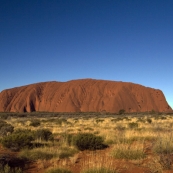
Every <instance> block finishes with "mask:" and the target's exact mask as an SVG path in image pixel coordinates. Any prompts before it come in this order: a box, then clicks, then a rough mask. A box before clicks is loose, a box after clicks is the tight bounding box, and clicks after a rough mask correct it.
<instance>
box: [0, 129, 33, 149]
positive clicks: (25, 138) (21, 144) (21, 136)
mask: <svg viewBox="0 0 173 173" xmlns="http://www.w3.org/2000/svg"><path fill="white" fill-rule="evenodd" d="M33 140H34V138H33V134H32V132H31V131H29V130H18V131H16V132H14V133H12V134H10V135H8V136H5V137H4V138H3V139H2V140H1V143H2V145H3V146H4V147H6V148H9V149H11V150H16V151H18V150H20V149H22V148H28V147H31V142H32V141H33Z"/></svg>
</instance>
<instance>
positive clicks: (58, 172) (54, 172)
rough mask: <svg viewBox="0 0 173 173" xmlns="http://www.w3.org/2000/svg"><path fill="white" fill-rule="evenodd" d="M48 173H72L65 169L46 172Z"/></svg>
mask: <svg viewBox="0 0 173 173" xmlns="http://www.w3.org/2000/svg"><path fill="white" fill-rule="evenodd" d="M46 173H72V172H71V171H69V170H67V169H63V168H57V169H50V170H48V171H46Z"/></svg>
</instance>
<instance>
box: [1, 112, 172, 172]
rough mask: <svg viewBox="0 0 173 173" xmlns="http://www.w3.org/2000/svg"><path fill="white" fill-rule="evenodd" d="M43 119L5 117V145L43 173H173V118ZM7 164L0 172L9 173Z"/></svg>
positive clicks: (46, 116) (151, 115) (90, 115)
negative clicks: (139, 171) (132, 171)
mask: <svg viewBox="0 0 173 173" xmlns="http://www.w3.org/2000/svg"><path fill="white" fill-rule="evenodd" d="M40 114H41V113H35V114H32V113H31V114H14V115H13V114H10V113H9V114H5V113H2V114H0V116H1V119H0V135H1V138H0V143H1V145H2V146H3V148H4V149H5V148H6V149H8V150H10V151H13V152H17V153H18V155H17V156H16V157H17V158H22V159H23V160H27V161H28V162H27V163H28V164H33V163H36V165H37V171H42V172H45V173H70V172H77V173H79V172H80V173H119V172H120V173H121V172H122V171H125V170H128V169H129V168H130V166H129V165H134V166H137V167H141V168H143V169H147V170H148V171H150V172H151V173H156V172H157V173H162V172H164V171H165V170H172V169H173V132H172V130H173V116H172V115H171V114H167V115H166V114H158V113H157V114H156V113H149V114H143V115H130V114H125V113H124V112H123V111H121V113H120V114H119V115H106V114H104V113H102V114H99V115H96V114H94V113H85V114H79V115H69V114H65V115H62V114H55V113H54V114H46V113H44V114H42V115H40ZM3 157H4V155H3ZM0 159H1V160H2V156H1V158H0ZM1 160H0V162H1ZM5 163H6V164H4V165H3V164H2V163H0V164H1V165H0V166H1V167H0V170H2V171H4V172H5V173H9V172H10V171H11V167H10V165H9V164H7V162H5ZM28 169H29V168H28ZM14 170H15V172H16V173H21V172H23V171H24V172H25V171H26V170H27V168H26V167H25V169H24V170H22V169H21V167H17V168H14Z"/></svg>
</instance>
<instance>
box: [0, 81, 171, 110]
mask: <svg viewBox="0 0 173 173" xmlns="http://www.w3.org/2000/svg"><path fill="white" fill-rule="evenodd" d="M120 109H124V110H125V111H126V112H145V111H151V110H155V111H159V112H167V111H168V112H170V111H172V109H171V108H170V106H169V105H168V103H167V101H166V99H165V97H164V95H163V93H162V91H160V90H157V89H152V88H148V87H144V86H142V85H138V84H133V83H127V82H115V81H105V80H94V79H81V80H72V81H68V82H43V83H37V84H31V85H27V86H21V87H16V88H12V89H7V90H4V91H2V92H1V93H0V112H32V111H46V112H101V111H106V112H118V111H119V110H120Z"/></svg>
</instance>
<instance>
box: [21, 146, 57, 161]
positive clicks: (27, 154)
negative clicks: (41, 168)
mask: <svg viewBox="0 0 173 173" xmlns="http://www.w3.org/2000/svg"><path fill="white" fill-rule="evenodd" d="M55 156H56V157H57V155H56V154H55V153H53V152H52V151H49V150H47V151H46V150H45V148H34V149H32V150H30V149H24V150H22V151H21V152H20V157H22V158H26V159H29V160H38V159H40V160H49V159H52V158H53V157H55Z"/></svg>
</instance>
